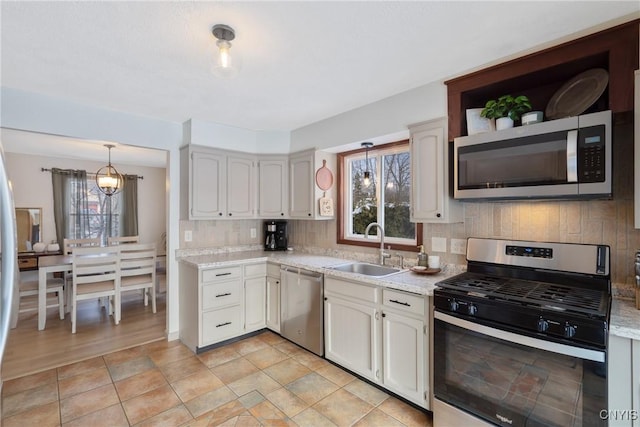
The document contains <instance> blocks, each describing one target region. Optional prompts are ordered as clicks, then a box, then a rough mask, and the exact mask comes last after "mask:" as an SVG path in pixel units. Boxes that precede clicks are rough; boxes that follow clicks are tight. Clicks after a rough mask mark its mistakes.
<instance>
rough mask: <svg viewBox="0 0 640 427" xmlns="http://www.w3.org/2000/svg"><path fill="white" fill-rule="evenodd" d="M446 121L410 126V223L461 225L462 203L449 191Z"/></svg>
mask: <svg viewBox="0 0 640 427" xmlns="http://www.w3.org/2000/svg"><path fill="white" fill-rule="evenodd" d="M446 129H447V120H446V119H444V118H443V119H437V120H432V121H429V122H425V123H420V124H417V125H413V126H410V127H409V130H410V132H411V221H412V222H435V223H451V222H462V220H463V207H462V203H460V202H459V201H456V200H453V198H452V197H451V196H450V191H449V190H450V189H449V184H450V182H449V161H448V159H449V157H448V142H447V138H446Z"/></svg>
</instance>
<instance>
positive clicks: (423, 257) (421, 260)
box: [418, 245, 428, 267]
mask: <svg viewBox="0 0 640 427" xmlns="http://www.w3.org/2000/svg"><path fill="white" fill-rule="evenodd" d="M418 248H419V249H420V252H418V265H419V266H421V267H428V264H427V263H428V261H427V259H428V258H427V254H426V253H425V251H424V245H420V246H418Z"/></svg>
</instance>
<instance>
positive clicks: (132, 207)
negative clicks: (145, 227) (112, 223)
mask: <svg viewBox="0 0 640 427" xmlns="http://www.w3.org/2000/svg"><path fill="white" fill-rule="evenodd" d="M123 177H124V185H123V187H122V208H121V211H120V236H137V235H138V175H124V176H123Z"/></svg>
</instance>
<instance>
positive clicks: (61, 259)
mask: <svg viewBox="0 0 640 427" xmlns="http://www.w3.org/2000/svg"><path fill="white" fill-rule="evenodd" d="M70 270H71V255H52V256H45V257H41V258H40V259H39V260H38V330H39V331H41V330H43V329H44V327H45V324H46V323H47V274H49V273H59V272H66V271H70ZM65 292H67V290H66V289H65ZM65 299H66V298H65Z"/></svg>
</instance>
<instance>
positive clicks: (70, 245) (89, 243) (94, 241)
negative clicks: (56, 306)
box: [62, 237, 100, 310]
mask: <svg viewBox="0 0 640 427" xmlns="http://www.w3.org/2000/svg"><path fill="white" fill-rule="evenodd" d="M94 246H100V238H99V237H96V238H88V239H63V240H62V254H63V255H71V252H72V251H73V249H74V248H86V247H94ZM64 281H65V284H66V286H67V302H66V304H67V307H68V306H70V305H71V292H69V289H68V288H70V287H71V271H68V272H66V273H65V274H64ZM67 310H68V309H67Z"/></svg>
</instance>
